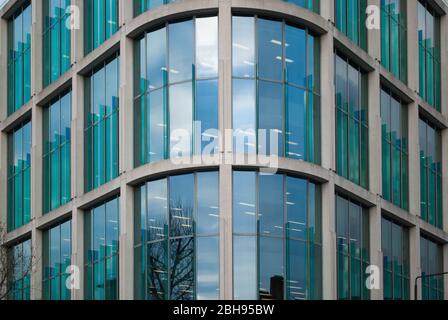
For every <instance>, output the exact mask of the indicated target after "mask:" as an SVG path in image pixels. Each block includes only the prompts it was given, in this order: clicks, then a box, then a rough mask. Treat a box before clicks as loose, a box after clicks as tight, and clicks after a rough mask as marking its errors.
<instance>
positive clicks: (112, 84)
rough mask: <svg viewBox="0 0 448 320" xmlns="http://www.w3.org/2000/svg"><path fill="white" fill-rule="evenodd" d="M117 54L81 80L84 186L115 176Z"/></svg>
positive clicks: (97, 184)
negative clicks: (83, 107)
mask: <svg viewBox="0 0 448 320" xmlns="http://www.w3.org/2000/svg"><path fill="white" fill-rule="evenodd" d="M119 66H120V57H119V56H118V55H117V56H116V57H115V58H114V59H113V60H110V61H107V62H105V63H104V64H102V65H101V67H100V68H98V69H96V70H94V71H93V72H92V74H91V76H90V77H88V78H86V81H85V91H84V93H85V99H86V101H85V108H86V109H85V110H86V111H85V114H86V119H85V122H84V123H85V130H84V150H85V162H84V163H85V169H86V172H85V183H86V185H85V189H86V190H87V191H90V190H92V189H95V188H98V187H99V186H101V185H103V184H105V183H107V182H109V181H111V180H112V179H114V178H116V177H117V176H118V170H119V169H118V113H119V85H120V84H119V82H120V68H119Z"/></svg>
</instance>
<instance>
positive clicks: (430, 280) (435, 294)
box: [420, 237, 444, 300]
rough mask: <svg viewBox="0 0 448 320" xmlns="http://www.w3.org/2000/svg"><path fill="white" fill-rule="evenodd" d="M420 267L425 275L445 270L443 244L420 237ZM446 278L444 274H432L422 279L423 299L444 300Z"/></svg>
mask: <svg viewBox="0 0 448 320" xmlns="http://www.w3.org/2000/svg"><path fill="white" fill-rule="evenodd" d="M420 257H421V260H420V267H421V269H422V275H423V276H430V275H434V274H439V273H441V272H442V271H443V253H442V246H441V245H439V244H437V243H435V242H433V241H431V240H429V239H427V238H424V237H420ZM443 282H444V278H443V276H430V277H424V278H423V279H422V299H423V300H443V299H444V285H443Z"/></svg>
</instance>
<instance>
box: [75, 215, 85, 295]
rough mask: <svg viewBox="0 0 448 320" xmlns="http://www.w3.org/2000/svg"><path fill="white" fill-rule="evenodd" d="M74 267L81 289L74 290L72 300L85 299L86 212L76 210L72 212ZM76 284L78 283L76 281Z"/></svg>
mask: <svg viewBox="0 0 448 320" xmlns="http://www.w3.org/2000/svg"><path fill="white" fill-rule="evenodd" d="M72 265H74V266H76V267H77V269H78V271H79V274H78V276H79V278H78V279H76V278H77V277H76V276H75V279H76V280H79V282H78V284H79V287H78V288H76V286H74V288H73V289H72V300H83V299H84V212H83V211H82V210H80V209H78V208H74V209H73V212H72ZM75 282H76V281H75Z"/></svg>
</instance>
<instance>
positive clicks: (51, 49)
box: [42, 0, 71, 87]
mask: <svg viewBox="0 0 448 320" xmlns="http://www.w3.org/2000/svg"><path fill="white" fill-rule="evenodd" d="M42 3H43V12H44V19H43V60H44V61H43V81H44V87H46V86H48V85H49V84H50V83H52V82H53V81H55V80H56V79H58V78H59V77H60V76H61V75H62V74H63V73H64V72H66V71H67V70H68V69H69V68H70V65H71V60H70V56H71V55H70V48H71V44H70V32H71V30H70V29H69V28H67V21H68V19H70V11H69V10H68V9H69V6H70V0H44V1H43V2H42Z"/></svg>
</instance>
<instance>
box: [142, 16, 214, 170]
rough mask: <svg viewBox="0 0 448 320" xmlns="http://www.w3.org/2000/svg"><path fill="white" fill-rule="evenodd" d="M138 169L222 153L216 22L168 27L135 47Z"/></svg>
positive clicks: (208, 20)
mask: <svg viewBox="0 0 448 320" xmlns="http://www.w3.org/2000/svg"><path fill="white" fill-rule="evenodd" d="M134 52H135V58H134V61H135V67H134V74H135V82H134V83H135V92H134V110H135V119H136V120H135V137H136V148H135V166H140V165H143V164H146V163H150V162H156V161H160V160H164V159H168V158H174V157H185V156H190V155H191V154H202V153H208V154H216V153H217V152H218V141H217V138H218V133H217V130H218V18H217V17H206V18H194V19H193V20H187V21H182V22H176V23H169V24H165V25H164V26H162V27H161V28H159V29H157V30H153V31H151V32H149V33H146V34H145V35H144V37H143V38H142V39H141V40H139V41H136V43H135V50H134Z"/></svg>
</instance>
